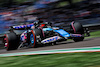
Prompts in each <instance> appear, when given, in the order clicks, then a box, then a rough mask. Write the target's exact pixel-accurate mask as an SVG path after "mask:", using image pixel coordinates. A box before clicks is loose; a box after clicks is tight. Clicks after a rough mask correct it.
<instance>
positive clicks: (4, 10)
mask: <svg viewBox="0 0 100 67" xmlns="http://www.w3.org/2000/svg"><path fill="white" fill-rule="evenodd" d="M37 17H38V18H40V19H41V20H43V21H44V22H45V21H47V22H52V23H53V25H54V26H63V27H66V25H65V24H67V23H68V22H72V21H76V22H80V23H82V25H83V26H91V25H92V26H94V25H100V0H0V34H5V33H6V32H7V30H9V26H13V25H22V24H26V23H27V24H29V23H33V22H34V21H35V20H36V18H37Z"/></svg>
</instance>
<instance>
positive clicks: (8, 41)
mask: <svg viewBox="0 0 100 67" xmlns="http://www.w3.org/2000/svg"><path fill="white" fill-rule="evenodd" d="M4 45H5V47H6V50H7V51H9V50H15V49H17V48H18V46H19V39H18V37H17V35H16V34H15V33H8V34H5V35H4Z"/></svg>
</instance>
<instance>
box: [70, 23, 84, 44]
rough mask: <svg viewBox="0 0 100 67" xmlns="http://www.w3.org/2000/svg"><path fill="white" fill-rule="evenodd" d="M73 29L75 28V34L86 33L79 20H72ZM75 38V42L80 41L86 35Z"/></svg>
mask: <svg viewBox="0 0 100 67" xmlns="http://www.w3.org/2000/svg"><path fill="white" fill-rule="evenodd" d="M71 26H72V28H73V30H74V34H81V35H82V34H84V29H83V26H82V24H81V23H79V22H72V24H71ZM73 40H74V41H75V42H78V41H83V40H84V37H75V38H73Z"/></svg>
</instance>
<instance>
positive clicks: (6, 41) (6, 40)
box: [4, 34, 9, 50]
mask: <svg viewBox="0 0 100 67" xmlns="http://www.w3.org/2000/svg"><path fill="white" fill-rule="evenodd" d="M4 46H5V48H7V49H6V50H8V48H9V42H8V37H7V35H6V34H5V35H4Z"/></svg>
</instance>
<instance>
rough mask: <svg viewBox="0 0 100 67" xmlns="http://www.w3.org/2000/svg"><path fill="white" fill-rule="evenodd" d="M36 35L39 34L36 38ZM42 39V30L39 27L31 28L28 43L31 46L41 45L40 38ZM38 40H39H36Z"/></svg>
mask: <svg viewBox="0 0 100 67" xmlns="http://www.w3.org/2000/svg"><path fill="white" fill-rule="evenodd" d="M37 36H40V37H39V38H37ZM32 38H34V42H33V41H32V40H31V39H32ZM43 39H44V36H43V31H42V30H41V29H40V28H39V29H38V28H36V29H33V30H31V34H30V45H33V46H32V47H38V46H40V45H41V40H43ZM37 41H39V42H37ZM32 42H33V43H32Z"/></svg>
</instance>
